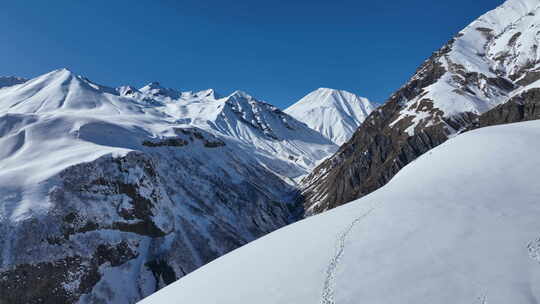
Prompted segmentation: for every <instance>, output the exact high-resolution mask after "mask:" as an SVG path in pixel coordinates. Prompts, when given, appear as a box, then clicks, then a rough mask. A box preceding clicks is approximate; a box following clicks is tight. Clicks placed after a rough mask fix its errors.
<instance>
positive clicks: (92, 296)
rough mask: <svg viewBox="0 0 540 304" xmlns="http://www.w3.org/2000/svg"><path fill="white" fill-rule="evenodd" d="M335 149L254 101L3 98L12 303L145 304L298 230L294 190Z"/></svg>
mask: <svg viewBox="0 0 540 304" xmlns="http://www.w3.org/2000/svg"><path fill="white" fill-rule="evenodd" d="M335 150H336V145H334V144H333V143H332V142H330V141H329V140H328V139H326V138H324V137H323V136H322V135H320V134H318V133H317V132H315V131H313V130H311V129H310V128H308V127H307V126H306V125H305V124H303V123H300V122H298V121H296V120H295V119H294V118H292V117H290V116H288V115H287V114H285V113H283V112H281V111H279V110H278V109H277V108H275V107H273V106H271V105H269V104H266V103H263V102H260V101H257V100H256V99H254V98H253V97H251V96H248V95H247V94H245V93H240V92H235V93H234V94H231V95H230V96H227V97H223V98H218V97H217V95H215V94H213V93H212V92H211V91H206V92H199V93H190V92H188V93H181V92H178V91H175V90H171V89H162V88H160V87H159V86H158V85H157V84H155V83H154V84H151V85H149V86H147V87H144V88H142V89H135V88H131V87H122V88H117V89H114V88H110V87H106V86H101V85H98V84H95V83H93V82H91V81H90V80H88V79H86V78H84V77H81V76H77V75H74V74H73V73H71V72H70V71H68V70H65V69H63V70H57V71H53V72H51V73H48V74H45V75H42V76H39V77H37V78H34V79H31V80H28V81H26V82H24V83H21V84H14V85H12V86H9V87H4V88H1V89H0V185H1V186H0V302H2V303H4V302H5V303H42V302H43V303H45V302H47V303H133V302H135V301H137V300H139V299H141V298H143V297H145V296H147V295H149V294H151V293H153V292H154V291H156V290H157V289H159V288H161V287H163V286H164V285H166V284H168V283H171V282H173V281H174V280H176V279H178V278H180V277H182V276H184V275H185V274H186V273H189V272H191V271H193V270H194V269H196V268H198V267H200V266H201V265H203V264H205V263H207V262H209V261H211V260H213V259H215V258H217V257H219V256H221V255H223V254H224V253H226V252H229V251H231V250H233V249H235V248H237V247H239V246H241V245H243V244H246V243H247V242H249V241H252V240H254V239H256V238H258V237H260V236H262V235H264V234H266V233H269V232H271V231H274V230H276V229H277V228H279V227H282V226H284V225H286V224H288V223H290V222H291V221H293V220H294V219H295V217H296V216H297V214H296V213H297V212H298V210H297V209H298V208H297V207H296V206H295V205H294V204H291V203H290V202H289V201H290V199H289V196H290V194H291V193H292V192H293V191H294V190H295V188H294V187H293V184H294V183H293V180H294V179H295V178H297V177H298V176H301V175H303V174H305V173H306V172H307V171H308V170H309V169H310V168H312V167H313V166H314V165H315V164H316V163H317V162H318V161H320V160H321V159H322V158H324V157H325V156H327V155H329V154H330V153H331V152H333V151H335ZM45 277H46V279H43V278H45Z"/></svg>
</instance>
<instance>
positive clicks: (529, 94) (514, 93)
mask: <svg viewBox="0 0 540 304" xmlns="http://www.w3.org/2000/svg"><path fill="white" fill-rule="evenodd" d="M538 6H539V3H537V1H532V0H511V1H507V2H506V3H505V4H504V5H502V6H501V7H499V8H497V9H495V10H493V11H491V12H489V13H487V14H486V15H484V16H482V17H480V18H479V19H478V20H476V21H475V22H473V23H472V24H471V25H469V26H468V27H467V28H465V29H464V30H463V31H461V32H460V33H459V34H458V35H456V37H455V38H453V39H452V40H450V41H449V42H448V43H447V44H446V45H445V46H443V47H442V48H441V49H440V50H439V51H437V52H435V53H434V54H433V55H432V56H431V57H430V58H429V59H428V60H426V62H424V64H423V65H422V66H421V67H420V68H419V69H418V70H417V71H416V73H415V75H414V76H413V77H412V78H411V80H410V81H409V82H408V83H407V84H406V85H404V86H403V87H402V88H400V89H399V90H398V91H397V92H396V93H394V94H393V95H392V96H391V97H390V99H389V100H388V101H387V102H386V103H385V104H384V105H383V106H381V107H380V108H378V109H377V110H375V111H374V112H372V114H371V115H370V116H369V117H368V118H367V119H366V121H364V123H363V124H362V125H361V127H360V128H359V129H358V130H357V132H356V133H355V134H354V136H353V137H352V138H351V140H350V141H348V142H347V143H346V144H344V145H343V146H342V147H341V148H340V149H339V151H338V152H337V153H336V154H335V155H334V156H332V157H331V158H329V159H327V160H326V161H324V162H323V163H322V164H321V165H319V166H318V167H317V168H316V169H315V170H314V171H313V172H312V173H311V174H310V175H309V176H308V177H306V178H305V179H304V180H303V182H302V183H303V186H302V191H301V193H300V197H299V199H300V200H301V201H302V202H303V203H304V206H305V209H306V210H307V214H308V215H310V214H315V213H319V212H322V211H325V210H328V209H331V208H334V207H336V206H339V205H342V204H345V203H347V202H349V201H351V200H354V199H356V198H359V197H361V196H363V195H366V194H368V193H370V192H372V191H374V190H376V189H378V188H380V187H381V186H383V185H384V184H386V183H387V182H388V181H389V180H390V179H391V178H392V177H393V176H394V175H395V174H396V173H397V172H398V171H399V170H400V169H401V168H403V167H404V166H405V165H407V164H408V163H410V162H411V161H413V160H414V159H416V158H417V157H418V156H420V155H421V154H423V153H425V152H426V151H428V150H430V149H432V148H433V147H435V146H437V145H439V144H441V143H443V142H444V141H446V140H447V139H448V138H449V137H451V136H453V135H454V134H457V133H459V132H463V131H465V130H468V129H470V128H473V127H475V126H485V125H491V124H497V123H508V122H514V121H520V120H524V119H535V118H536V117H538V116H537V111H538V110H536V102H537V94H538V93H537V92H536V90H531V88H534V87H539V86H540V84H539V83H538V82H536V81H537V80H538V77H539V75H540V73H539V72H538V70H539V68H538V67H539V65H538V60H537V59H536V58H538V47H537V46H536V44H535V43H534V41H536V38H535V37H536V32H537V30H530V29H531V28H540V17H539V16H540V15H538V12H537V11H538V10H539V9H538ZM523 29H527V31H525V30H523ZM503 43H504V46H501V45H502V44H503ZM524 90H527V91H526V92H524ZM491 109H493V110H492V111H490V110H491ZM488 111H489V112H488ZM486 112H487V113H486ZM484 113H485V114H484Z"/></svg>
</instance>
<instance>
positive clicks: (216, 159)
mask: <svg viewBox="0 0 540 304" xmlns="http://www.w3.org/2000/svg"><path fill="white" fill-rule="evenodd" d="M539 16H540V3H539V2H538V0H507V1H506V2H504V4H503V5H501V6H499V7H497V8H495V9H494V10H492V11H490V12H488V13H486V14H484V15H483V16H481V17H479V18H478V19H477V20H475V21H474V22H472V23H471V24H470V25H468V26H467V27H465V28H464V29H463V30H462V31H460V32H459V33H458V34H456V35H455V36H454V37H453V38H452V39H450V40H449V41H448V42H447V43H446V44H445V45H443V46H442V47H441V48H440V49H439V50H437V51H436V52H434V53H433V54H432V55H431V56H430V57H429V58H428V59H427V60H426V61H425V62H424V63H423V64H422V65H421V66H420V67H419V68H418V69H417V70H416V71H415V72H414V74H413V76H412V77H411V78H410V80H409V81H408V82H407V83H405V84H404V85H403V86H402V87H401V88H399V89H398V90H397V91H396V92H394V93H393V94H392V95H391V96H390V97H389V99H388V100H386V101H385V102H383V103H375V102H371V101H369V100H368V99H366V98H363V97H360V96H357V95H355V94H352V93H349V92H346V91H342V90H336V89H329V88H319V89H317V90H315V91H313V92H311V93H309V94H308V95H306V96H305V97H304V98H302V99H300V100H299V101H298V102H296V103H295V104H293V105H291V106H290V107H288V108H287V109H285V110H281V109H279V108H278V107H276V106H274V105H272V104H270V103H267V102H265V101H262V100H259V99H257V98H256V97H254V96H252V95H250V94H248V93H246V92H243V91H235V92H233V93H231V94H228V95H227V94H220V93H217V92H215V91H214V90H213V89H208V90H203V91H182V90H178V89H174V88H167V87H163V86H162V85H161V84H160V83H158V82H151V83H149V84H147V85H145V86H143V87H141V88H136V87H133V86H129V85H126V86H121V87H109V86H106V85H101V84H98V83H96V82H94V81H91V80H89V79H87V78H85V77H83V76H80V75H76V74H74V73H73V72H71V71H70V70H67V69H59V70H55V71H52V72H49V73H47V74H44V75H41V76H38V77H35V78H33V79H24V78H20V77H14V76H10V77H0V185H1V186H0V250H1V251H0V303H16V304H17V303H135V302H137V301H140V300H142V299H143V298H146V299H144V300H142V303H169V302H171V301H174V300H175V299H178V301H184V302H189V303H200V304H205V303H208V304H210V303H244V302H249V303H252V302H253V303H314V302H319V303H324V304H330V303H358V302H375V303H404V302H405V303H433V302H436V303H456V302H460V303H461V302H466V303H484V304H485V303H536V302H537V299H538V298H540V289H538V287H537V286H538V282H540V281H538V279H539V278H540V272H539V271H540V270H539V268H538V263H539V261H540V258H539V256H540V255H539V250H540V249H539V248H540V245H539V244H540V242H539V241H538V239H539V236H538V233H539V231H540V227H539V225H538V224H537V221H536V218H537V217H538V208H537V207H536V203H537V201H538V199H539V198H540V192H539V190H538V189H540V188H539V187H538V186H537V183H536V182H535V180H536V175H535V172H537V171H538V169H540V163H539V162H538V160H537V157H536V152H537V151H538V149H539V148H540V147H539V146H538V144H537V143H536V142H537V141H536V140H535V139H536V138H538V136H539V135H540V134H539V132H538V130H539V127H540V125H539V124H538V121H532V120H538V119H540V54H539V52H538V45H539V42H538V37H537V36H538V33H540V17H539ZM338 207H339V208H338ZM334 208H335V210H331V209H334ZM321 213H323V214H321ZM239 247H242V248H239ZM238 248H239V249H238ZM177 280H178V281H177ZM175 281H177V282H175ZM167 285H170V286H168V287H166V286H167ZM160 289H162V290H160ZM158 290H160V291H158ZM156 291H157V292H156ZM152 294H153V295H152Z"/></svg>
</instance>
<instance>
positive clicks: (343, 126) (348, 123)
mask: <svg viewBox="0 0 540 304" xmlns="http://www.w3.org/2000/svg"><path fill="white" fill-rule="evenodd" d="M374 108H375V106H374V105H373V104H372V103H371V102H370V101H369V100H368V99H367V98H364V97H360V96H358V95H355V94H353V93H350V92H347V91H343V90H336V89H331V88H318V89H316V90H315V91H313V92H311V93H309V94H307V95H306V96H304V97H303V98H302V99H300V100H299V101H298V102H296V103H295V104H293V105H292V106H290V107H289V108H287V109H286V110H285V113H287V114H289V115H291V116H292V117H294V118H296V119H298V120H300V121H302V122H304V123H305V124H307V125H308V126H309V127H310V128H312V129H314V130H316V131H318V132H320V133H322V134H323V135H324V136H325V137H327V138H328V139H330V140H332V141H333V142H334V143H336V144H338V145H341V144H343V143H344V142H346V141H347V140H348V139H349V138H350V137H351V136H352V134H353V133H354V131H356V129H357V128H358V126H360V124H361V123H362V122H363V121H364V119H366V117H367V116H368V115H369V114H370V113H371V111H373V109H374Z"/></svg>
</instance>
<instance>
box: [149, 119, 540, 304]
mask: <svg viewBox="0 0 540 304" xmlns="http://www.w3.org/2000/svg"><path fill="white" fill-rule="evenodd" d="M539 138H540V121H531V122H523V123H517V124H510V125H503V126H495V127H488V128H483V129H479V130H475V131H471V132H467V133H464V134H461V135H459V136H456V137H454V138H452V139H450V140H448V141H447V142H446V143H444V144H442V145H441V146H439V147H437V148H435V149H433V150H432V151H430V152H428V153H426V154H424V155H423V156H421V157H420V158H418V159H417V160H416V161H414V162H413V163H411V164H409V165H408V166H407V167H405V168H404V169H402V170H401V171H400V172H399V173H398V174H397V175H396V176H395V177H394V178H393V179H392V180H391V181H390V182H389V183H388V184H387V185H386V186H384V187H383V188H381V189H379V190H377V191H375V192H374V193H372V194H370V195H368V196H366V197H364V198H361V199H359V200H357V201H355V202H352V203H349V204H348V205H345V206H342V207H339V208H336V209H334V210H331V211H328V212H326V213H324V214H321V215H317V216H313V217H310V218H308V219H305V220H303V221H301V222H298V223H295V224H292V225H290V226H287V227H285V228H282V229H280V230H278V231H276V232H273V233H271V234H269V235H267V236H265V237H263V238H261V239H259V240H257V241H254V242H252V243H250V244H248V245H246V246H244V247H242V248H240V249H237V250H235V251H233V252H231V253H229V254H227V255H225V256H223V257H221V258H219V259H217V260H216V261H214V262H211V263H209V264H208V265H206V266H204V267H202V268H200V269H199V270H197V271H195V272H193V273H191V274H189V275H187V276H186V277H184V278H182V279H180V280H179V281H178V282H176V283H173V284H172V285H169V286H168V287H166V288H164V289H162V290H161V291H159V292H157V293H155V294H153V295H151V296H150V297H148V298H146V299H144V300H143V301H141V302H140V303H142V304H158V303H198V304H210V303H212V304H213V303H220V304H227V303H231V304H232V303H235V304H236V303H259V304H267V303H296V304H303V303H305V304H308V303H309V304H313V303H325V304H329V303H335V304H338V303H339V304H345V303H351V304H352V303H385V304H390V303H396V304H402V303H419V304H420V303H426V304H427V303H448V304H455V303H478V304H480V303H490V304H497V303H500V304H506V303H513V304H521V303H523V304H532V303H538V300H539V299H540V264H539V263H540V258H539V256H540V222H539V221H538V218H539V217H540V204H539V201H540V187H539V183H538V178H537V177H538V176H537V172H539V171H540V158H538V157H537V154H538V153H537V152H538V151H539V150H540V141H539Z"/></svg>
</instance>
